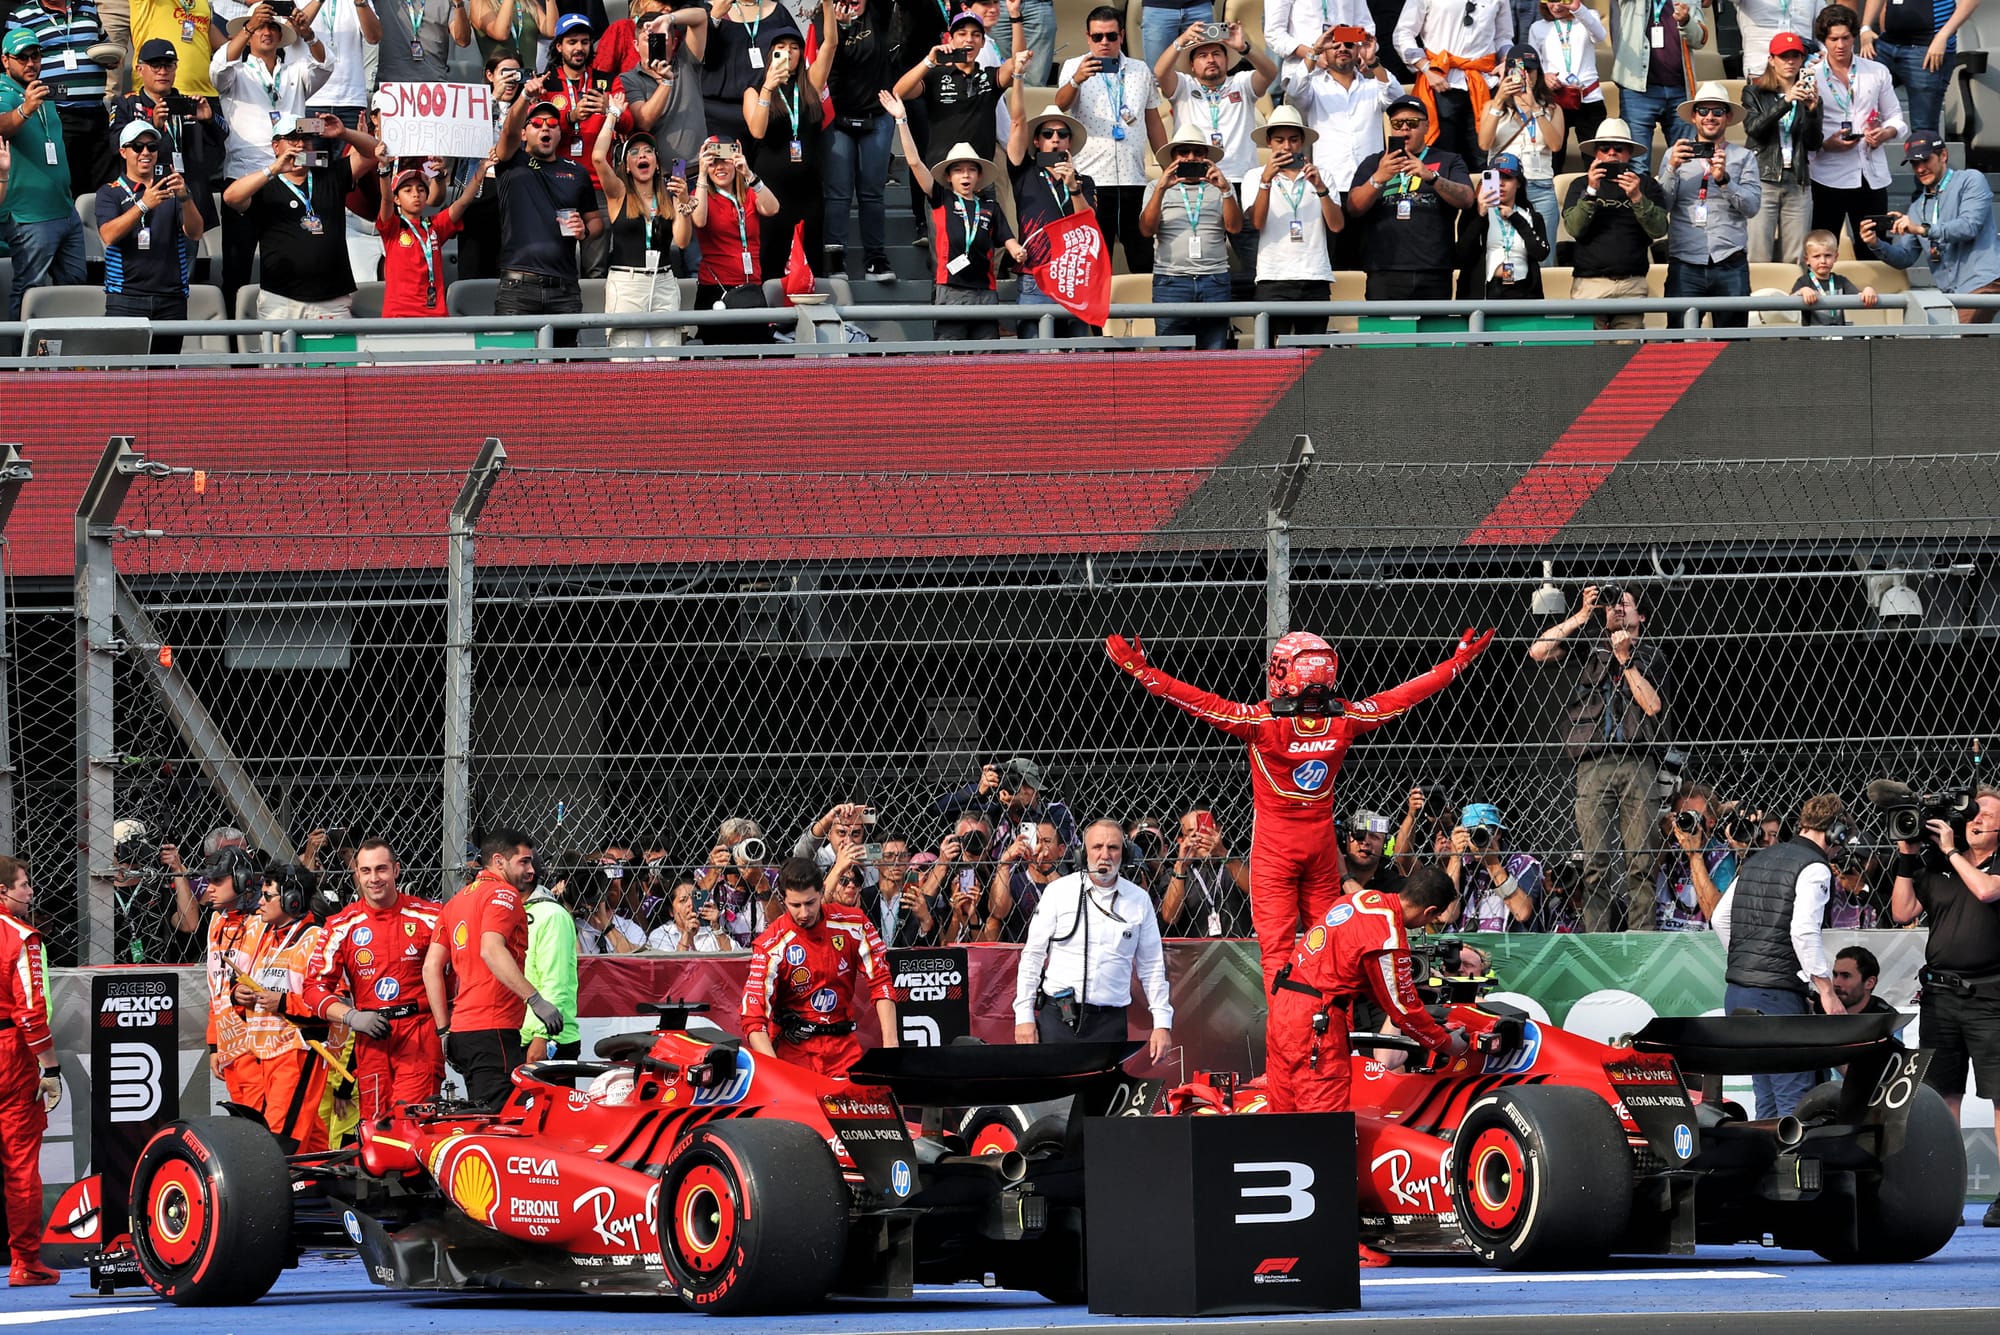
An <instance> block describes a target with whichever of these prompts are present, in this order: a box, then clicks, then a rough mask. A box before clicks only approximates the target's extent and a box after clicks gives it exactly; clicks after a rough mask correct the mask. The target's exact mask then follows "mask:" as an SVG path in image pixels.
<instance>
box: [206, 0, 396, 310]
mask: <svg viewBox="0 0 2000 1335" xmlns="http://www.w3.org/2000/svg"><path fill="white" fill-rule="evenodd" d="M301 22H302V19H301V16H299V15H297V14H294V15H292V17H291V18H290V19H289V20H286V19H281V18H279V17H278V16H277V15H276V14H274V13H273V12H272V11H271V6H270V5H269V4H264V3H259V4H258V5H257V6H256V7H255V8H253V9H252V10H251V11H250V12H249V14H248V15H246V16H245V17H243V18H239V19H236V20H235V21H234V22H232V23H231V24H230V25H229V41H228V43H227V44H225V45H220V46H218V47H216V50H215V55H214V58H213V59H211V60H210V61H209V68H208V75H209V78H210V79H211V80H213V81H214V83H215V89H216V92H217V93H218V94H220V106H221V110H222V119H223V121H224V122H225V123H226V124H227V125H228V127H229V135H228V141H227V146H226V148H225V153H224V157H223V163H222V176H223V185H224V189H225V191H227V190H228V188H229V187H230V186H231V185H232V184H233V183H235V182H239V181H243V180H245V179H249V180H252V181H254V183H255V184H256V185H258V186H262V185H265V184H268V183H269V181H270V179H271V177H270V175H269V172H270V169H271V166H272V162H273V159H274V157H275V156H276V153H277V151H278V149H279V148H280V147H282V142H281V141H280V140H279V138H278V135H277V127H278V123H279V121H282V120H285V119H286V118H288V117H289V118H296V119H298V120H299V121H301V122H307V121H309V122H310V123H311V125H312V126H313V132H314V133H317V132H318V129H319V118H318V117H317V116H314V117H310V118H309V117H307V115H306V103H307V102H308V101H309V100H311V98H312V95H313V94H314V93H317V92H318V91H319V90H320V88H321V87H322V86H323V85H324V84H325V83H326V81H327V80H328V79H330V78H332V77H333V63H332V61H331V60H330V59H329V58H328V56H327V51H326V47H325V46H324V45H323V44H321V42H320V40H319V38H318V36H316V35H315V34H314V33H313V30H312V28H311V25H309V24H308V25H306V26H305V27H304V28H303V29H301V28H300V27H299V26H298V25H299V24H300V23H301ZM302 41H303V42H304V43H305V49H304V50H303V51H301V50H299V49H298V46H299V43H300V42H302ZM385 77H386V76H385ZM199 184H200V187H201V189H202V190H203V191H206V190H207V189H208V182H206V181H202V182H200V183H199ZM341 193H342V194H343V195H344V194H345V193H346V191H344V190H343V191H342V192H341ZM223 202H224V203H228V202H229V200H228V198H227V195H226V194H225V196H224V200H223ZM326 216H327V220H328V230H329V231H330V232H331V233H332V234H333V235H334V236H335V237H336V238H337V239H339V240H340V241H341V245H342V247H343V253H344V247H345V246H346V239H345V236H346V234H345V232H344V231H343V230H342V228H343V222H342V212H341V210H339V209H335V210H333V211H332V212H330V213H328V214H327V215H326ZM255 223H256V219H254V218H245V217H243V216H241V209H240V207H238V206H232V207H231V209H230V211H229V212H228V213H225V214H223V216H222V291H223V296H224V297H225V298H226V299H227V300H228V301H230V302H231V303H233V302H234V301H235V300H236V290H237V289H238V288H240V287H242V286H243V285H244V284H245V283H247V282H249V281H250V262H251V260H252V259H253V258H255V256H256V254H257V249H258V245H259V243H260V242H261V240H262V239H263V238H262V236H261V232H260V230H259V229H258V228H257V227H256V226H255ZM270 263H271V262H270V257H269V256H266V257H265V258H264V261H263V264H262V266H261V269H262V273H261V282H262V284H263V286H264V287H265V289H266V290H268V289H269V286H270V272H269V271H270ZM232 309H233V306H232Z"/></svg>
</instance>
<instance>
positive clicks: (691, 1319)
mask: <svg viewBox="0 0 2000 1335" xmlns="http://www.w3.org/2000/svg"><path fill="white" fill-rule="evenodd" d="M1984 1211H1985V1206H1984V1205H1983V1204H1976V1205H1969V1206H1967V1207H1966V1218H1967V1220H1968V1221H1969V1224H1968V1227H1965V1228H1962V1229H1960V1230H1959V1231H1958V1233H1957V1235H1956V1236H1955V1237H1954V1238H1953V1239H1952V1242H1951V1244H1950V1245H1949V1246H1947V1247H1946V1248H1945V1249H1944V1250H1943V1251H1942V1252H1939V1253H1938V1254H1937V1255H1936V1256H1933V1257H1932V1258H1930V1259H1929V1260H1928V1261H1923V1262H1919V1263H1917V1264H1915V1265H1902V1266H1836V1265H1830V1264H1828V1263H1826V1262H1824V1261H1821V1260H1820V1259H1819V1258H1818V1257H1815V1256H1812V1255H1810V1254H1806V1253H1800V1252H1784V1251H1776V1250H1769V1249H1764V1248H1758V1247H1703V1248H1701V1249H1700V1251H1699V1253H1698V1254H1697V1255H1695V1256H1693V1257H1686V1258H1678V1259H1673V1260H1663V1259H1658V1258H1649V1259H1644V1260H1636V1261H1631V1262H1628V1263H1620V1264H1616V1265H1613V1266H1610V1267H1607V1268H1606V1269H1604V1270H1601V1271H1584V1272H1566V1273H1561V1274H1536V1275H1510V1274H1501V1273H1498V1272H1496V1271H1491V1270H1486V1269H1483V1268H1479V1267H1473V1266H1466V1265H1462V1264H1456V1263H1449V1264H1437V1263H1429V1262H1402V1263H1398V1264H1397V1265H1395V1266H1392V1267H1390V1268H1388V1269H1386V1270H1370V1271H1363V1272H1362V1278H1361V1302H1362V1310H1361V1311H1359V1312H1347V1313H1335V1314H1328V1315H1315V1316H1286V1317H1233V1318H1209V1320H1217V1321H1223V1322H1226V1323H1227V1324H1229V1325H1231V1326H1234V1327H1237V1328H1238V1331H1237V1332H1232V1335H1256V1332H1259V1331H1264V1330H1268V1331H1270V1332H1272V1333H1273V1335H1304V1332H1305V1329H1306V1328H1308V1327H1311V1326H1313V1325H1315V1324H1320V1323H1329V1324H1330V1323H1334V1322H1338V1323H1340V1324H1341V1325H1342V1326H1343V1328H1344V1330H1351V1331H1355V1332H1357V1333H1358V1332H1360V1331H1364V1330H1367V1329H1369V1328H1371V1327H1383V1328H1390V1327H1394V1328H1403V1327H1405V1326H1408V1325H1409V1324H1410V1323H1413V1322H1416V1321H1425V1322H1431V1321H1436V1320H1438V1319H1440V1318H1442V1319H1447V1320H1450V1321H1452V1322H1454V1323H1461V1325H1462V1323H1465V1322H1468V1321H1476V1322H1477V1326H1476V1329H1477V1330H1478V1331H1479V1332H1480V1335H1512V1333H1513V1332H1521V1335H1567V1333H1568V1332H1581V1331H1618V1332H1637V1331H1642V1330H1645V1331H1651V1330H1665V1329H1679V1330H1688V1331H1695V1330H1700V1331H1715V1332H1718V1333H1724V1332H1727V1333H1731V1335H1736V1333H1741V1332H1749V1331H1753V1330H1754V1331H1755V1332H1756V1335H1791V1333H1792V1332H1799V1333H1800V1335H1803V1332H1805V1331H1807V1330H1808V1329H1815V1330H1818V1329H1824V1326H1825V1323H1826V1319H1827V1317H1829V1316H1840V1315H1853V1316H1860V1315H1863V1314H1870V1315H1873V1314H1880V1315H1882V1316H1888V1317H1890V1319H1891V1320H1893V1322H1894V1323H1895V1325H1896V1326H1897V1327H1898V1328H1901V1329H1909V1328H1911V1327H1914V1326H1916V1325H1917V1324H1919V1323H1921V1324H1922V1325H1923V1326H1924V1328H1925V1330H1926V1335H1957V1333H1958V1332H1961V1331H1964V1332H1971V1331H1981V1332H1991V1331H1993V1330H1995V1329H2000V1310H1996V1308H1995V1306H1994V1304H1995V1303H1996V1301H2000V1289H1996V1285H1995V1279H1994V1276H1995V1275H1996V1274H2000V1266H1996V1263H2000V1229H1985V1228H1981V1227H1979V1223H1978V1221H1979V1217H1980V1215H1981V1214H1983V1213H1984ZM83 1278H84V1276H83V1272H82V1271H71V1272H69V1273H68V1275H67V1276H66V1277H65V1282H64V1283H63V1284H60V1285H56V1286H53V1287H50V1288H45V1289H8V1290H5V1291H4V1292H0V1327H9V1326H39V1325H43V1324H46V1323H57V1322H59V1323H61V1335H86V1333H87V1332H94V1331H108V1332H125V1335H140V1333H141V1332H146V1333H147V1335H150V1332H153V1331H189V1332H201V1335H322V1333H324V1335H369V1333H370V1332H376V1331H384V1332H388V1331H393V1332H398V1333H399V1335H413V1333H414V1332H420V1331H430V1330H447V1329H448V1330H461V1331H479V1332H481V1333H482V1335H514V1333H515V1332H519V1333H520V1335H555V1333H557V1332H561V1333H562V1335H578V1333H580V1332H587V1331H627V1330H634V1329H639V1328H644V1329H645V1330H647V1331H649V1332H658V1331H670V1332H671V1331H675V1330H679V1331H681V1332H685V1335H695V1333H696V1332H702V1331H708V1332H713V1331H715V1330H717V1329H718V1326H717V1324H716V1323H718V1322H720V1323H721V1328H724V1329H727V1330H728V1331H729V1332H730V1335H808V1333H809V1332H820V1331H824V1332H834V1333H837V1335H904V1333H905V1332H909V1333H911V1335H914V1333H915V1332H924V1331H940V1332H951V1335H985V1333H986V1332H1012V1331H1029V1330H1049V1329H1055V1330H1065V1331H1086V1330H1092V1329H1097V1330H1115V1331H1117V1332H1118V1335H1145V1332H1147V1331H1148V1330H1149V1329H1157V1330H1166V1329H1168V1328H1171V1327H1181V1326H1185V1325H1186V1324H1187V1323H1186V1322H1183V1321H1179V1320H1165V1319H1159V1318H1119V1317H1105V1316H1097V1315H1094V1314H1092V1313H1091V1312H1089V1311H1087V1310H1085V1309H1084V1308H1081V1307H1058V1306H1055V1305H1053V1304H1051V1303H1048V1302H1046V1301H1044V1300H1043V1299H1041V1298H1039V1297H1037V1296H1035V1295H1034V1294H1023V1293H1013V1292H1009V1291H1006V1290H999V1289H982V1288H979V1287H977V1286H974V1285H961V1286H958V1287H955V1288H942V1287H938V1288H920V1289H919V1290H918V1291H917V1296H916V1297H915V1298H913V1299H910V1300H908V1301H906V1302H839V1303H835V1304H833V1305H831V1306H829V1307H828V1308H827V1309H826V1310H824V1311H821V1312H816V1313H812V1314H810V1315H806V1316H791V1317H745V1318H738V1319H735V1320H729V1319H724V1318H716V1317H707V1316H696V1315H693V1314H690V1313H687V1312H685V1311H683V1310H682V1309H681V1308H680V1306H679V1304H677V1303H673V1302H669V1301H666V1300H663V1299H650V1298H645V1299H631V1298H586V1297H580V1296H577V1295H574V1294H560V1295H542V1294H520V1293H511V1294H439V1293H391V1292H387V1291H385V1290H382V1289H377V1288H375V1287H374V1286H372V1285H370V1284H369V1283H368V1282H367V1280H366V1279H365V1278H364V1277H363V1276H362V1273H361V1270H360V1267H359V1266H358V1264H357V1263H356V1262H355V1261H354V1260H352V1259H351V1258H349V1259H344V1260H343V1259H334V1258H331V1257H325V1256H308V1257H307V1258H306V1259H305V1260H304V1261H302V1262H301V1263H300V1265H299V1267H298V1268H297V1269H296V1270H288V1271H286V1272H285V1273H284V1274H283V1275H282V1276H281V1277H280V1278H279V1280H278V1284H277V1287H276V1288H274V1289H273V1290H272V1291H271V1293H270V1295H269V1296H268V1297H266V1298H265V1299H264V1300H263V1301H262V1302H260V1303H258V1304H257V1305H256V1306H255V1307H250V1308H223V1309H205V1310H204V1309H199V1308H181V1307H175V1306H173V1305H171V1304H169V1303H162V1302H159V1301H157V1300H155V1299H154V1298H153V1297H152V1295H151V1294H148V1293H145V1292H144V1291H143V1290H139V1291H136V1292H135V1291H133V1290H124V1291H121V1292H119V1293H117V1294H115V1295H114V1296H112V1297H109V1298H100V1297H98V1296H97V1295H96V1294H95V1293H92V1292H89V1291H87V1290H85V1289H83V1288H82V1287H81V1282H82V1280H83ZM1788 1314H1789V1315H1788ZM1357 1322H1358V1323H1360V1324H1359V1325H1356V1324H1355V1323H1357ZM1455 1328H1459V1327H1458V1326H1455Z"/></svg>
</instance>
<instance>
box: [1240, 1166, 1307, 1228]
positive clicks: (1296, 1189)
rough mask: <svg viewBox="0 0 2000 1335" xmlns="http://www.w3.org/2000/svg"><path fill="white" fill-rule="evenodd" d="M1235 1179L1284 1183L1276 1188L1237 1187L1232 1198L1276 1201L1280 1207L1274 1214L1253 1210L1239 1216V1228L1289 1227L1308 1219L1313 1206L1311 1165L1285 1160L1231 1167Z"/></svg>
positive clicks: (1271, 1211)
mask: <svg viewBox="0 0 2000 1335" xmlns="http://www.w3.org/2000/svg"><path fill="white" fill-rule="evenodd" d="M1234 1167H1235V1169H1236V1172H1237V1173H1238V1174H1239V1175H1243V1176H1250V1177H1274V1176H1283V1178H1284V1182H1283V1183H1282V1184H1281V1185H1277V1186H1239V1187H1237V1189H1236V1194H1237V1195H1238V1196H1240V1197H1242V1198H1243V1199H1244V1200H1245V1201H1257V1200H1265V1199H1276V1200H1281V1201H1283V1202H1284V1205H1283V1206H1282V1207H1281V1208H1279V1209H1276V1210H1253V1211H1250V1212H1248V1213H1239V1214H1238V1215H1237V1216H1236V1222H1237V1223H1239V1224H1291V1223H1296V1222H1297V1221H1298V1220H1301V1219H1310V1218H1312V1213H1313V1210H1314V1208H1315V1204H1316V1203H1315V1202H1314V1200H1313V1194H1312V1184H1313V1182H1314V1180H1315V1178H1316V1176H1317V1175H1316V1174H1315V1173H1314V1172H1313V1170H1312V1165H1310V1164H1302V1163H1293V1162H1291V1161H1289V1160H1282V1159H1281V1160H1272V1161H1268V1162H1262V1163H1240V1164H1236V1165H1234Z"/></svg>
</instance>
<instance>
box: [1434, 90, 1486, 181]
mask: <svg viewBox="0 0 2000 1335" xmlns="http://www.w3.org/2000/svg"><path fill="white" fill-rule="evenodd" d="M1471 77H1473V78H1477V77H1478V76H1477V75H1473V76H1471ZM1437 109H1438V116H1437V123H1438V137H1437V145H1438V147H1439V148H1442V149H1447V150H1449V151H1450V152H1453V153H1456V154H1458V155H1459V156H1460V157H1461V158H1464V159H1465V167H1466V170H1467V171H1470V172H1473V173H1475V174H1476V173H1477V172H1479V171H1480V170H1481V169H1482V168H1483V167H1485V165H1486V154H1485V153H1483V152H1481V151H1480V148H1479V126H1478V123H1477V121H1476V120H1475V118H1474V116H1473V114H1472V94H1471V93H1468V92H1466V91H1465V90H1464V89H1463V88H1446V89H1444V90H1443V91H1442V92H1440V93H1439V94H1438V95H1437Z"/></svg>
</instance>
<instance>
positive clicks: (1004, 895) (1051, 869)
mask: <svg viewBox="0 0 2000 1335" xmlns="http://www.w3.org/2000/svg"><path fill="white" fill-rule="evenodd" d="M1067 851H1068V850H1067V849H1066V848H1065V847H1064V846H1063V841H1062V838H1061V836H1060V835H1058V834H1057V832H1056V826H1055V822H1054V821H1049V820H1044V821H1038V822H1028V823H1023V824H1022V825H1021V826H1020V828H1019V831H1018V832H1017V833H1016V834H1015V836H1014V838H1013V840H1012V841H1011V842H1010V843H1008V844H1006V845H1005V846H1004V847H1003V848H1002V850H1001V853H1000V857H999V859H998V861H997V862H996V864H995V866H994V869H993V882H992V885H991V887H990V888H989V889H988V891H987V901H988V913H987V918H986V931H985V934H984V939H985V940H988V941H1025V940H1027V939H1028V923H1029V922H1030V921H1031V920H1032V919H1033V918H1034V916H1035V906H1036V905H1037V904H1038V903H1040V902H1041V898H1042V891H1044V890H1046V889H1047V888H1048V886H1049V883H1050V882H1051V881H1053V880H1055V879H1056V877H1057V876H1059V875H1061V873H1062V866H1061V864H1062V861H1063V855H1064V853H1066V852H1067Z"/></svg>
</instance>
